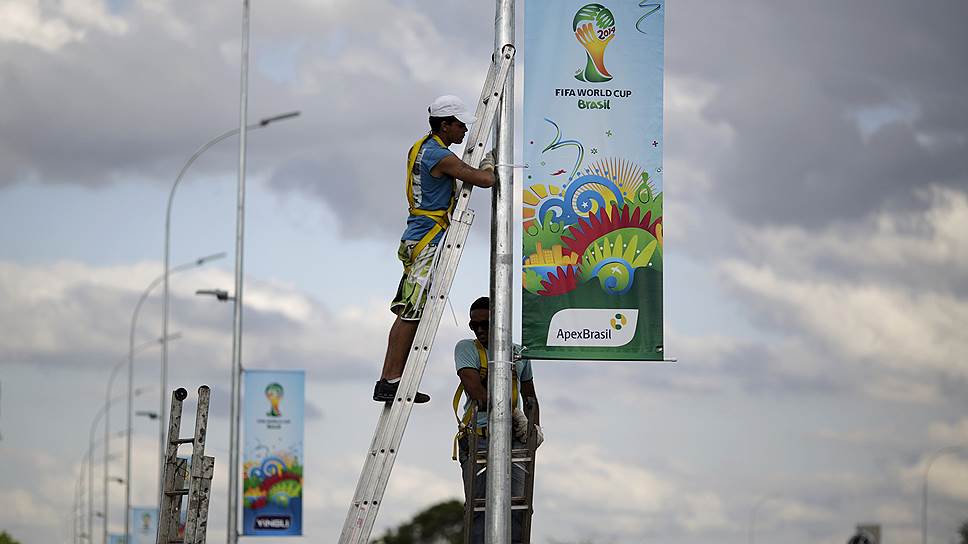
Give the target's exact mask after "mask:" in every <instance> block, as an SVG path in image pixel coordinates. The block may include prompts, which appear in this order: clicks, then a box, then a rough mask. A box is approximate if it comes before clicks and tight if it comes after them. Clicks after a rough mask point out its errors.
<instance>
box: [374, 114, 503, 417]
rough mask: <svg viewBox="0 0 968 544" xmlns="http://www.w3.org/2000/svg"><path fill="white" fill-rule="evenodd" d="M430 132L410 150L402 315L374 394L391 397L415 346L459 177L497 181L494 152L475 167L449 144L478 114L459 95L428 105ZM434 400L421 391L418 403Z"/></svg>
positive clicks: (398, 302)
mask: <svg viewBox="0 0 968 544" xmlns="http://www.w3.org/2000/svg"><path fill="white" fill-rule="evenodd" d="M427 111H428V113H429V114H430V133H429V134H427V135H425V136H423V137H421V138H420V139H419V140H417V142H416V143H415V144H414V145H413V146H412V147H411V148H410V152H409V153H408V154H407V187H406V188H407V201H408V203H409V206H410V208H409V212H410V215H409V217H407V228H406V230H404V232H403V236H402V239H401V240H400V247H399V249H398V251H397V257H399V259H400V261H401V262H402V263H403V277H402V278H401V279H400V285H399V287H398V288H397V294H396V296H395V297H394V299H393V302H391V303H390V311H391V312H393V313H394V314H396V316H397V318H396V320H395V321H394V322H393V325H392V326H391V327H390V335H389V339H388V341H387V351H386V355H385V357H384V359H383V372H382V374H381V376H380V380H379V381H377V382H376V386H375V387H374V389H373V400H375V401H378V402H391V401H392V400H393V398H394V395H396V392H397V388H398V387H399V385H400V376H401V375H402V374H403V368H404V366H405V365H406V363H407V356H408V355H409V353H410V347H411V346H412V345H413V339H414V336H415V335H416V333H417V325H418V324H419V323H420V317H421V315H422V314H423V308H424V305H425V304H426V302H427V293H428V292H429V290H430V281H431V280H432V276H433V271H434V268H435V264H436V257H437V244H438V243H439V242H440V240H441V239H442V238H443V235H444V231H445V230H446V229H447V227H448V226H449V223H448V212H449V211H450V209H451V207H452V206H453V203H454V180H455V178H456V179H459V180H461V181H463V182H465V183H469V184H471V185H474V186H476V187H483V188H489V187H491V186H493V185H494V158H493V154H491V153H488V154H487V156H485V157H484V160H482V161H481V167H480V168H474V167H472V166H470V165H468V164H467V163H465V162H464V161H462V160H461V159H459V158H458V157H457V156H456V155H454V154H453V153H452V152H451V151H450V150H449V149H448V147H450V146H451V145H453V144H459V143H461V142H463V141H464V135H465V134H467V126H468V125H470V124H472V123H473V122H474V121H476V119H475V118H474V116H473V115H472V114H471V113H470V112H469V111H468V110H467V108H466V107H465V106H464V102H463V101H462V100H461V99H460V98H458V97H456V96H453V95H444V96H441V97H438V98H437V99H436V100H434V101H433V103H432V104H430V107H429V108H427ZM429 400H430V396H429V395H427V394H425V393H419V392H418V393H417V395H416V397H415V398H414V402H416V403H424V402H428V401H429Z"/></svg>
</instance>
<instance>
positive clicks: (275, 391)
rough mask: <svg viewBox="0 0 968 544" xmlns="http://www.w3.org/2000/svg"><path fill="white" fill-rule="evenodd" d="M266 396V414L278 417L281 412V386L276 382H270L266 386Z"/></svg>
mask: <svg viewBox="0 0 968 544" xmlns="http://www.w3.org/2000/svg"><path fill="white" fill-rule="evenodd" d="M266 398H267V399H269V405H270V407H269V411H268V412H266V415H267V416H270V417H280V416H281V415H282V412H280V411H279V402H280V401H281V400H282V386H281V385H279V384H277V383H270V384H269V385H267V386H266Z"/></svg>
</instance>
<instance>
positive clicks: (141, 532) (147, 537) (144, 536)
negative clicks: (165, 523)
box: [128, 507, 158, 544]
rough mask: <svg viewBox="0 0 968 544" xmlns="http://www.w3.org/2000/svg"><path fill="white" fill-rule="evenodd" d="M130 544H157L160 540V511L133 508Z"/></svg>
mask: <svg viewBox="0 0 968 544" xmlns="http://www.w3.org/2000/svg"><path fill="white" fill-rule="evenodd" d="M130 516H131V519H129V520H128V532H129V538H128V544H155V541H157V540H158V509H157V508H138V507H132V508H131V514H130Z"/></svg>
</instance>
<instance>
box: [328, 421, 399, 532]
mask: <svg viewBox="0 0 968 544" xmlns="http://www.w3.org/2000/svg"><path fill="white" fill-rule="evenodd" d="M389 416H390V407H389V406H384V407H383V408H382V409H381V410H380V418H379V420H378V421H377V425H376V431H375V432H374V433H373V439H372V440H371V441H370V449H368V450H367V452H366V460H365V461H364V462H363V468H362V470H361V471H360V479H359V480H358V481H357V483H356V491H354V492H353V502H352V503H350V509H349V511H348V512H347V514H346V519H345V520H344V522H343V530H342V532H341V533H340V540H339V541H340V542H350V540H347V539H349V538H350V537H351V536H352V534H353V532H354V530H356V529H361V528H362V526H363V520H364V519H365V517H366V514H367V510H369V500H364V499H363V496H364V495H365V494H366V490H367V489H369V488H370V487H371V485H375V484H373V483H372V480H373V478H375V477H376V476H377V471H376V465H377V463H378V457H377V448H379V442H380V438H381V437H382V436H383V435H384V433H386V429H387V424H388V423H389V421H390V417H389Z"/></svg>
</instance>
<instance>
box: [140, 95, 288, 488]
mask: <svg viewBox="0 0 968 544" xmlns="http://www.w3.org/2000/svg"><path fill="white" fill-rule="evenodd" d="M297 116H299V112H298V111H292V112H288V113H280V114H279V115H273V116H272V117H266V118H264V119H262V120H260V121H259V122H258V123H255V124H252V125H249V126H247V127H246V129H248V130H257V129H260V128H264V127H267V126H269V125H270V124H272V123H274V122H276V121H284V120H286V119H292V118H293V117H297ZM239 131H240V129H238V128H233V129H232V130H228V131H225V132H223V133H222V134H219V135H218V136H216V137H215V138H212V139H211V140H209V141H208V143H206V144H205V145H203V146H202V147H199V148H198V150H196V151H195V154H194V155H192V156H191V157H190V158H189V159H188V161H187V162H186V163H185V165H184V166H182V168H181V170H179V171H178V176H177V177H176V178H175V183H173V184H172V185H171V191H170V192H169V193H168V206H167V208H166V209H165V259H164V260H165V262H164V270H165V279H164V287H163V290H162V297H163V301H162V306H161V337H162V338H167V337H168V316H169V311H168V307H169V304H170V300H171V298H170V293H169V291H168V276H169V274H168V264H169V259H170V255H171V205H172V202H173V201H174V199H175V189H177V188H178V184H179V183H181V180H182V177H184V175H185V172H187V171H188V168H189V167H191V165H192V164H193V163H194V162H195V160H197V159H198V158H199V157H200V156H201V155H202V153H205V152H206V151H207V150H208V149H209V148H211V147H212V146H213V145H215V144H217V143H219V142H221V141H222V140H224V139H226V138H229V137H231V136H235V135H236V134H238V133H239ZM167 389H168V343H167V342H164V341H162V343H161V391H162V393H163V394H162V395H161V403H160V404H159V406H158V413H159V414H161V417H159V418H158V460H159V463H160V464H159V469H158V470H159V475H158V481H161V480H162V479H163V478H164V470H165V468H164V467H165V432H166V429H167V426H166V424H165V414H166V411H165V401H167V400H168V398H167V395H165V394H164V391H167ZM159 489H161V487H159ZM160 493H161V492H160V491H159V495H158V504H159V505H160V504H161V494H160Z"/></svg>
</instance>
